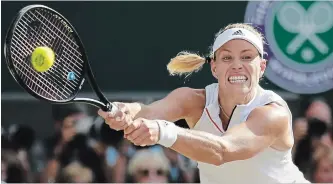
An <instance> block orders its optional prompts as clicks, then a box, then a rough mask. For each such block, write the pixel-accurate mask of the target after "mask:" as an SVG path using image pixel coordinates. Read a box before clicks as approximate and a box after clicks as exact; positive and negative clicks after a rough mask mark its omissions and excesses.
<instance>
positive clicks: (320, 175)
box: [310, 144, 333, 183]
mask: <svg viewBox="0 0 333 184" xmlns="http://www.w3.org/2000/svg"><path fill="white" fill-rule="evenodd" d="M311 168H312V169H311V170H312V172H311V173H310V178H311V181H312V182H314V183H333V148H332V147H329V146H327V145H324V144H320V145H318V147H317V149H316V151H315V152H314V154H313V163H312V165H311Z"/></svg>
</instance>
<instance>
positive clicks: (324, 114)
mask: <svg viewBox="0 0 333 184" xmlns="http://www.w3.org/2000/svg"><path fill="white" fill-rule="evenodd" d="M305 116H306V118H317V119H319V120H321V121H323V122H325V123H327V124H332V112H331V107H330V106H329V105H328V104H327V103H326V102H325V101H324V100H322V99H316V100H314V101H312V102H311V104H310V105H309V107H308V108H307V110H306V112H305Z"/></svg>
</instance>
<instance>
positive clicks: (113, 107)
mask: <svg viewBox="0 0 333 184" xmlns="http://www.w3.org/2000/svg"><path fill="white" fill-rule="evenodd" d="M107 108H108V109H107V111H109V112H111V114H112V115H115V114H116V113H117V112H118V111H119V108H118V106H117V105H116V104H114V103H109V105H108V107H107Z"/></svg>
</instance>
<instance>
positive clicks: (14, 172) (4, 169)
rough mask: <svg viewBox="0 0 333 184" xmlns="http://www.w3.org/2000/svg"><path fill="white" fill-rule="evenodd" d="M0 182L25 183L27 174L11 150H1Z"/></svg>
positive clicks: (15, 153)
mask: <svg viewBox="0 0 333 184" xmlns="http://www.w3.org/2000/svg"><path fill="white" fill-rule="evenodd" d="M1 180H2V181H5V182H7V183H26V182H29V181H28V173H27V171H26V169H25V168H24V167H23V164H22V162H21V161H20V159H19V158H18V155H17V152H15V151H13V150H1Z"/></svg>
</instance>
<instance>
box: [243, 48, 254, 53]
mask: <svg viewBox="0 0 333 184" xmlns="http://www.w3.org/2000/svg"><path fill="white" fill-rule="evenodd" d="M247 51H253V50H251V49H244V50H242V51H241V53H243V52H247Z"/></svg>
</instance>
